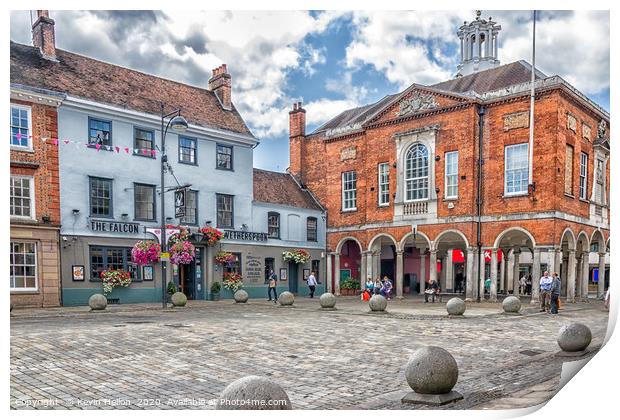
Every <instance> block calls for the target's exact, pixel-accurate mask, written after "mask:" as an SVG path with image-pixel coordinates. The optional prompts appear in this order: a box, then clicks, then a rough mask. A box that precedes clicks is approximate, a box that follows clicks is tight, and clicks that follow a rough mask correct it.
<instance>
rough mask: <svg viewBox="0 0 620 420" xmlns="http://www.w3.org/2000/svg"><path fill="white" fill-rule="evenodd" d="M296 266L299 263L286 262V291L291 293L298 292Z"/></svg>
mask: <svg viewBox="0 0 620 420" xmlns="http://www.w3.org/2000/svg"><path fill="white" fill-rule="evenodd" d="M298 267H299V265H298V264H297V263H295V262H289V263H288V273H289V274H288V291H289V292H291V293H293V294H297V292H298V280H299V278H298V274H299V273H298V271H299V270H298Z"/></svg>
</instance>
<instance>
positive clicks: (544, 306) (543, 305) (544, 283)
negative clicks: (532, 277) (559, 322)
mask: <svg viewBox="0 0 620 420" xmlns="http://www.w3.org/2000/svg"><path fill="white" fill-rule="evenodd" d="M552 285H553V279H552V278H551V277H550V276H549V272H548V271H545V273H544V275H543V276H542V277H541V278H540V312H549V306H550V300H551V286H552Z"/></svg>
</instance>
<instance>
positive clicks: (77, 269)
mask: <svg viewBox="0 0 620 420" xmlns="http://www.w3.org/2000/svg"><path fill="white" fill-rule="evenodd" d="M71 271H72V277H73V281H84V266H83V265H72V266H71Z"/></svg>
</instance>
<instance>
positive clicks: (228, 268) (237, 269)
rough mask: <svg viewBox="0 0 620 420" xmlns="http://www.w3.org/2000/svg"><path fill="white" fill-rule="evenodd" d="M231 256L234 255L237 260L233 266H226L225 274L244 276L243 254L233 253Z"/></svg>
mask: <svg viewBox="0 0 620 420" xmlns="http://www.w3.org/2000/svg"><path fill="white" fill-rule="evenodd" d="M231 254H233V256H234V257H235V260H234V261H233V262H232V263H231V264H228V265H226V266H224V272H225V273H237V274H243V273H242V272H241V253H240V252H231Z"/></svg>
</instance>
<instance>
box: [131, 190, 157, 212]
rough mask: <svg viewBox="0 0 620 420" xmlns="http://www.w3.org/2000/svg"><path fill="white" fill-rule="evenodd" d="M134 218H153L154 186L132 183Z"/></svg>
mask: <svg viewBox="0 0 620 420" xmlns="http://www.w3.org/2000/svg"><path fill="white" fill-rule="evenodd" d="M134 210H135V214H134V218H135V219H136V220H155V186H154V185H147V184H134Z"/></svg>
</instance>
